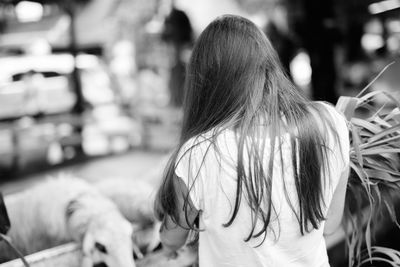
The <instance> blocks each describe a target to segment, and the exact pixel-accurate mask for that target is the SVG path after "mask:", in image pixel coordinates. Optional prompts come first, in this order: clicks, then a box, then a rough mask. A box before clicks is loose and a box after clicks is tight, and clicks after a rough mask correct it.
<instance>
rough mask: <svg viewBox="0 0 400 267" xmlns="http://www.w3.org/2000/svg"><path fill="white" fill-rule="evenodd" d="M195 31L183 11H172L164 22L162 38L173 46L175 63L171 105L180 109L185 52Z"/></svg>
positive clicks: (173, 8)
mask: <svg viewBox="0 0 400 267" xmlns="http://www.w3.org/2000/svg"><path fill="white" fill-rule="evenodd" d="M192 35H193V30H192V26H191V24H190V20H189V17H188V16H187V15H186V13H185V12H184V11H182V10H179V9H177V8H175V7H174V6H173V7H172V9H171V12H170V13H169V15H168V16H167V17H166V18H165V21H164V31H163V33H162V38H163V40H165V41H166V42H170V43H171V44H172V49H173V59H172V60H173V63H172V66H171V70H170V71H171V72H170V79H169V84H168V85H169V88H170V94H171V105H172V106H177V107H180V106H182V101H183V95H184V91H183V88H184V86H183V82H184V80H185V62H184V61H183V57H184V55H183V52H184V50H185V46H187V45H190V43H191V42H192V38H193V37H192Z"/></svg>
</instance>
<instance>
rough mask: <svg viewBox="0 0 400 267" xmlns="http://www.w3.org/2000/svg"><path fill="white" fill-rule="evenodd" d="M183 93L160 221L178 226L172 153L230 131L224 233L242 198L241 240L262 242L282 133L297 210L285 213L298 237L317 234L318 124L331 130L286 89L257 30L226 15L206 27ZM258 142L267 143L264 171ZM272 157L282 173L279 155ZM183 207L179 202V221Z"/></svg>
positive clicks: (321, 140) (320, 182) (314, 108)
mask: <svg viewBox="0 0 400 267" xmlns="http://www.w3.org/2000/svg"><path fill="white" fill-rule="evenodd" d="M185 89H186V91H185V92H186V93H185V100H184V118H183V126H182V132H181V138H180V144H179V146H178V148H177V150H176V151H175V153H174V154H173V155H172V157H171V159H170V162H169V164H168V166H167V168H166V172H165V177H164V179H163V182H162V185H161V187H160V189H159V191H158V196H157V199H156V204H155V208H156V213H157V214H158V215H159V217H160V218H162V217H163V216H164V215H165V214H168V215H169V216H171V217H172V219H173V220H174V221H175V222H177V223H179V211H178V210H177V203H176V194H177V193H178V192H177V191H176V186H174V179H176V178H174V177H175V167H176V164H177V162H178V161H179V160H180V159H179V158H178V154H179V153H178V151H179V150H180V149H181V148H182V146H183V145H184V144H185V143H186V142H188V140H190V139H191V138H195V137H198V136H200V135H202V134H204V133H206V132H210V130H213V131H211V132H212V136H211V137H209V138H208V139H207V140H208V141H209V144H210V146H212V145H215V140H216V138H217V137H218V134H219V133H220V132H221V131H223V130H224V129H227V128H230V129H233V130H234V132H235V134H236V136H237V147H238V158H237V166H236V171H237V188H236V199H235V205H234V208H233V212H232V214H231V216H230V219H229V220H228V221H227V222H226V223H225V224H224V226H225V227H229V226H230V225H231V224H232V223H233V221H234V220H235V218H236V216H237V214H238V210H239V206H240V203H241V200H242V197H243V196H245V199H246V200H247V202H248V203H247V204H248V205H249V207H250V210H251V215H250V216H251V219H252V228H251V229H252V230H251V232H250V233H249V234H248V236H247V238H245V241H248V240H250V239H251V238H252V237H258V236H261V235H263V234H264V235H266V230H267V227H268V225H269V223H270V220H271V215H272V214H273V212H274V206H273V203H272V201H271V188H272V179H273V169H274V168H273V163H274V157H275V156H276V155H275V148H277V147H278V148H279V145H280V143H279V142H280V141H279V138H276V137H280V136H281V134H282V133H283V132H284V133H289V134H290V140H291V146H292V161H291V162H292V164H293V170H294V171H293V172H294V181H295V186H296V190H297V196H298V203H299V204H298V207H297V208H295V207H294V205H292V204H290V206H291V208H292V210H293V212H294V213H295V214H296V216H297V219H298V222H299V227H300V232H301V233H302V234H304V232H309V231H310V230H312V229H314V228H315V229H317V228H318V227H319V225H320V222H321V221H322V220H324V210H325V209H324V205H325V204H324V202H323V187H324V182H325V170H326V168H327V167H328V166H327V162H326V159H327V152H328V148H327V147H326V136H325V134H324V133H325V132H326V131H324V129H321V127H317V125H321V123H320V122H321V121H322V122H323V123H322V125H323V128H326V127H329V128H331V129H332V130H333V127H332V125H331V124H330V123H329V119H327V116H329V115H328V113H327V112H325V111H324V110H325V109H324V108H322V107H321V105H318V104H317V103H314V102H311V101H309V100H307V99H306V98H305V97H304V96H303V94H302V92H300V91H299V90H298V89H297V88H295V86H294V85H293V84H292V83H291V81H290V80H289V79H288V77H287V76H286V75H285V73H284V71H283V70H282V67H281V64H280V62H279V60H278V56H277V54H276V52H275V50H274V49H273V47H272V46H271V43H270V42H269V40H268V39H267V37H266V36H265V35H264V34H263V33H262V32H261V31H260V30H259V29H258V28H257V26H255V25H254V24H253V23H252V22H251V21H249V20H247V19H245V18H242V17H239V16H233V15H225V16H222V17H220V18H217V19H216V20H214V21H213V22H211V24H210V25H209V26H208V27H207V28H206V29H205V30H204V31H203V33H202V34H201V35H200V37H199V38H198V40H197V42H196V44H195V46H194V49H193V52H192V55H191V59H190V63H189V65H188V68H187V76H186V85H185ZM261 124H263V125H266V127H263V128H262V129H263V130H260V125H261ZM325 130H326V129H325ZM276 139H278V141H277V140H276ZM265 142H270V144H269V147H270V151H269V152H270V153H269V159H268V164H267V166H265V165H266V164H265V157H264V155H265V153H264V148H265V145H266V144H265ZM192 149H194V148H193V147H192ZM245 151H248V152H245ZM277 155H278V156H280V160H281V161H282V164H281V165H282V166H283V158H282V153H278V154H277ZM244 162H249V163H251V164H247V165H246V164H244ZM248 165H251V166H248ZM282 171H283V170H282ZM189 190H190V188H189ZM285 191H286V190H285ZM287 199H288V197H287ZM288 201H289V200H288ZM190 208H191V207H190V205H188V201H187V196H186V203H185V206H184V210H185V212H186V214H187V212H188V210H189V209H190ZM258 220H261V221H262V222H263V227H262V229H261V230H258V231H256V223H257V221H258ZM190 228H191V229H195V228H196V227H195V225H191V226H190Z"/></svg>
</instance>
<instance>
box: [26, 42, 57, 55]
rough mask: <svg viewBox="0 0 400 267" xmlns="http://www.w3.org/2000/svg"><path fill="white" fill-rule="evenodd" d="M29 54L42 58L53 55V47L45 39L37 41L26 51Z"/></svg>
mask: <svg viewBox="0 0 400 267" xmlns="http://www.w3.org/2000/svg"><path fill="white" fill-rule="evenodd" d="M26 51H27V53H28V54H31V55H35V56H41V55H48V54H50V53H51V46H50V44H49V43H48V42H47V41H46V40H45V39H37V40H35V41H34V42H32V44H30V45H29V46H28V47H27V49H26Z"/></svg>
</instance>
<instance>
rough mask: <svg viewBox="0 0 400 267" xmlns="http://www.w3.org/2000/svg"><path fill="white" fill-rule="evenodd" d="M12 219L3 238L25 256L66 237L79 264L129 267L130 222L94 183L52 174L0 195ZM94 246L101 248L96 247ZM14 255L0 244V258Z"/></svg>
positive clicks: (132, 263) (10, 257) (130, 255)
mask: <svg viewBox="0 0 400 267" xmlns="http://www.w3.org/2000/svg"><path fill="white" fill-rule="evenodd" d="M5 204H6V207H7V210H8V213H9V216H10V220H11V229H10V231H9V233H8V236H9V237H11V239H12V242H13V243H14V244H15V246H16V247H17V248H18V249H19V250H20V251H21V252H22V253H23V254H24V255H28V254H31V253H34V252H37V251H40V250H43V249H46V248H50V247H54V246H57V245H60V244H62V243H65V242H68V241H76V242H79V243H80V244H81V245H82V252H83V255H84V257H83V266H90V267H91V266H92V265H93V263H98V262H104V263H106V264H107V266H109V267H134V266H135V264H134V261H133V257H132V249H133V246H132V239H131V236H132V233H133V228H132V225H131V224H130V223H129V222H128V221H127V220H126V219H125V218H124V217H123V216H122V215H121V213H120V212H119V210H118V208H117V207H116V206H115V204H114V203H113V202H112V201H110V200H109V199H108V198H106V197H104V196H103V195H101V194H100V193H99V192H98V191H97V190H96V189H95V188H94V187H93V186H91V185H89V184H88V183H86V182H84V181H83V180H81V179H78V178H74V177H72V176H68V175H61V176H60V177H57V178H51V179H48V180H47V181H45V182H43V183H40V184H39V185H37V186H35V187H33V188H31V189H28V190H27V191H24V192H21V193H18V194H14V195H11V196H7V197H5ZM99 244H100V246H103V247H104V248H106V252H104V251H103V252H101V251H99ZM13 258H15V255H14V254H13V253H12V252H11V251H10V250H9V249H8V248H7V247H6V246H5V245H4V244H0V262H1V261H7V260H11V259H13Z"/></svg>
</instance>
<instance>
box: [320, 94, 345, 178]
mask: <svg viewBox="0 0 400 267" xmlns="http://www.w3.org/2000/svg"><path fill="white" fill-rule="evenodd" d="M321 103H322V104H323V105H324V107H326V109H327V111H328V113H329V115H330V117H331V119H332V124H333V126H334V128H335V130H336V132H337V134H338V137H339V138H338V140H337V141H338V142H337V141H336V140H334V139H335V138H333V137H332V136H331V140H330V143H331V144H332V145H331V146H332V149H333V151H334V154H335V156H336V160H337V161H338V166H337V167H338V168H339V170H340V173H341V172H342V171H344V170H346V169H347V168H348V167H349V163H350V139H349V128H348V123H347V120H346V118H345V116H344V115H343V114H342V113H341V112H340V111H338V110H336V108H335V107H334V106H332V105H331V104H327V103H323V102H321Z"/></svg>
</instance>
